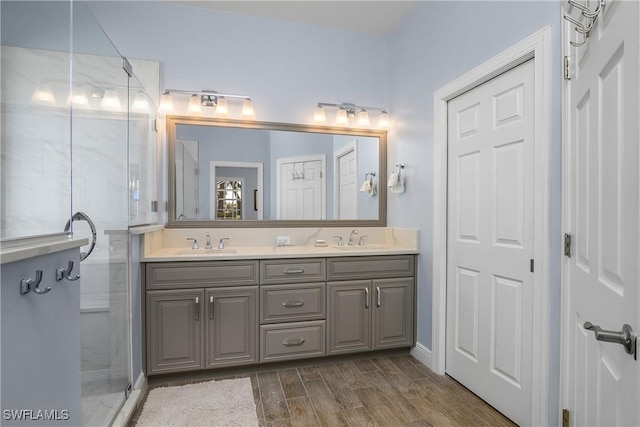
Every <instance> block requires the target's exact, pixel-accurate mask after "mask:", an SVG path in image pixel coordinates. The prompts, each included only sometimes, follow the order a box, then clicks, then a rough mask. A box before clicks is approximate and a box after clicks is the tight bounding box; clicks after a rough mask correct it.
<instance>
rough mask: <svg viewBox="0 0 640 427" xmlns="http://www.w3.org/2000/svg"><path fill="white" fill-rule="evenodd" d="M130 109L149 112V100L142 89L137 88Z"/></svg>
mask: <svg viewBox="0 0 640 427" xmlns="http://www.w3.org/2000/svg"><path fill="white" fill-rule="evenodd" d="M131 110H132V111H135V112H137V113H148V112H149V100H148V99H147V94H146V93H144V91H143V90H139V91H138V93H136V97H135V99H134V100H133V104H132V105H131Z"/></svg>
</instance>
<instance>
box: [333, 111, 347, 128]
mask: <svg viewBox="0 0 640 427" xmlns="http://www.w3.org/2000/svg"><path fill="white" fill-rule="evenodd" d="M348 123H349V118H348V117H347V110H343V109H340V110H338V112H337V113H336V124H337V125H346V124H348Z"/></svg>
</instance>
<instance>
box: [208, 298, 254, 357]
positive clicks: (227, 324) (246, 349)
mask: <svg viewBox="0 0 640 427" xmlns="http://www.w3.org/2000/svg"><path fill="white" fill-rule="evenodd" d="M257 300H258V287H257V286H237V287H229V288H215V289H207V291H206V302H207V310H206V317H207V330H206V345H207V367H214V366H215V367H218V366H230V365H245V364H249V363H257V362H258V303H257Z"/></svg>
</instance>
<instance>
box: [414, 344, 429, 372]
mask: <svg viewBox="0 0 640 427" xmlns="http://www.w3.org/2000/svg"><path fill="white" fill-rule="evenodd" d="M411 355H412V356H413V357H415V358H416V359H417V360H418V361H420V362H421V363H422V364H423V365H424V366H426V367H427V368H429V369H431V370H433V368H432V365H433V358H432V355H431V350H429V349H428V348H427V347H425V346H424V345H423V344H420V343H419V342H417V343H416V346H415V347H413V348H412V349H411Z"/></svg>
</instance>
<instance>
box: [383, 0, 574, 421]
mask: <svg viewBox="0 0 640 427" xmlns="http://www.w3.org/2000/svg"><path fill="white" fill-rule="evenodd" d="M560 16H561V15H560V6H559V3H558V2H554V1H533V2H527V1H513V2H510V1H494V2H484V1H469V2H460V1H454V2H447V1H443V2H436V1H434V2H431V1H430V2H419V3H418V4H417V6H416V7H415V8H414V9H413V10H412V11H411V13H409V14H408V16H407V17H406V18H405V19H404V20H403V21H402V22H401V23H400V25H398V27H397V29H396V31H395V32H394V33H393V35H392V36H391V38H390V49H389V52H390V58H389V74H390V82H391V86H390V90H391V94H392V102H391V110H392V111H391V112H392V119H393V130H392V131H391V132H390V133H389V138H388V139H389V165H393V164H395V163H399V162H403V163H406V165H407V167H406V169H405V171H406V177H407V187H406V188H407V191H406V192H405V193H404V194H389V195H388V202H387V212H388V223H389V225H391V226H395V227H410V228H418V229H419V230H420V256H419V262H418V341H419V342H420V343H422V344H424V345H425V346H426V347H428V348H431V327H432V299H431V292H432V283H431V275H432V264H431V261H432V255H433V251H432V245H431V242H432V222H433V192H432V187H433V173H432V164H433V93H434V92H435V91H436V90H438V89H439V88H440V87H442V86H444V85H446V84H447V83H449V82H451V81H453V80H455V79H456V78H457V77H459V76H461V75H463V74H464V73H466V72H468V71H470V70H471V69H473V68H474V67H476V66H478V65H480V64H481V63H483V62H485V61H487V60H489V59H490V58H492V57H493V56H495V55H497V54H499V53H500V52H502V51H504V50H505V49H507V48H509V47H511V46H512V45H514V44H516V43H518V42H519V41H521V40H523V39H524V38H526V37H528V36H529V35H531V34H533V33H534V32H536V31H538V30H539V29H541V28H543V27H545V26H548V25H549V26H551V29H552V42H551V43H552V52H551V55H552V63H551V69H552V70H555V71H556V72H554V73H553V74H552V78H553V82H552V97H551V103H552V108H551V111H550V112H549V114H550V117H551V152H550V156H551V168H550V170H551V182H552V184H551V186H552V187H551V209H550V219H551V231H550V232H551V248H550V250H551V269H550V275H549V278H548V282H547V283H548V286H549V290H550V297H551V306H550V307H549V311H550V313H551V325H550V331H549V335H550V337H551V352H550V354H549V359H550V372H549V378H550V381H549V384H550V389H549V424H550V425H555V424H557V422H558V421H557V420H558V389H559V383H558V378H559V359H560V356H559V354H560V351H559V344H558V341H559V334H560V252H559V248H560V246H559V245H558V244H557V242H558V239H559V236H560V225H561V200H560V196H561V159H562V149H561V145H562V140H561V124H562V123H561V103H560V96H561V86H560V85H561V80H560V79H561V73H560V72H559V71H558V70H560V69H561V68H560ZM407 207H411V209H407Z"/></svg>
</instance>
